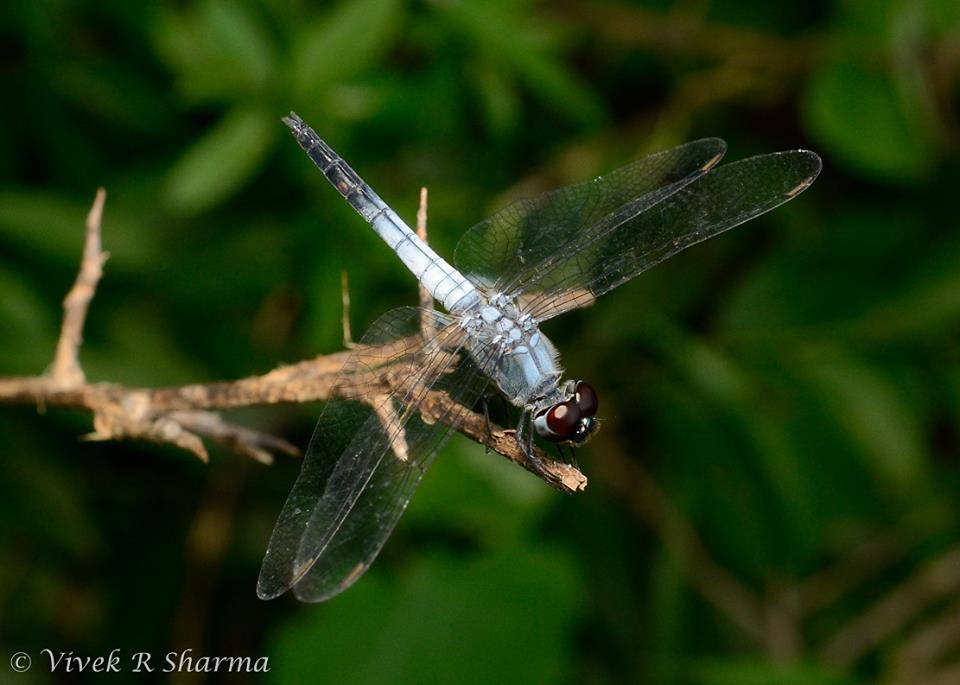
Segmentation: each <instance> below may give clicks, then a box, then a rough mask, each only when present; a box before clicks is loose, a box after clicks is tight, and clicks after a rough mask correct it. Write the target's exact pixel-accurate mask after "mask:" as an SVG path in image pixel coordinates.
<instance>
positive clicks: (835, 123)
mask: <svg viewBox="0 0 960 685" xmlns="http://www.w3.org/2000/svg"><path fill="white" fill-rule="evenodd" d="M803 106H804V114H805V118H806V121H807V125H808V126H809V127H810V129H811V131H812V133H813V135H814V136H815V137H816V138H817V139H818V140H819V141H820V144H821V145H823V146H824V148H825V150H824V152H825V153H826V156H827V159H828V163H829V158H830V157H831V156H834V157H836V158H837V159H838V160H840V161H841V162H843V163H845V164H847V165H848V166H850V167H851V168H852V169H853V170H854V171H857V172H860V173H863V174H865V175H869V176H875V177H878V178H882V179H890V180H901V181H902V180H915V179H918V178H921V177H922V176H924V175H925V174H926V173H928V172H929V170H930V168H931V166H932V165H933V162H934V161H935V157H934V149H933V143H932V140H931V136H930V135H929V134H928V133H927V132H926V131H925V129H924V126H923V120H922V118H920V117H919V116H918V112H917V110H918V108H919V105H918V104H917V103H914V102H912V101H907V102H904V98H903V97H901V95H900V93H898V89H897V87H896V85H895V83H894V80H893V78H892V77H891V76H890V74H888V73H887V72H885V71H880V70H878V69H868V68H867V67H865V66H863V65H862V64H860V63H859V62H856V61H852V60H836V61H834V60H830V61H826V62H825V63H824V64H823V65H822V66H821V67H820V68H819V69H818V70H817V72H816V73H815V74H814V75H813V76H812V77H811V80H810V84H809V86H808V88H807V92H806V94H805V96H804V103H803Z"/></svg>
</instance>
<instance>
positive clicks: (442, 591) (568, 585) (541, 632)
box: [269, 547, 580, 685]
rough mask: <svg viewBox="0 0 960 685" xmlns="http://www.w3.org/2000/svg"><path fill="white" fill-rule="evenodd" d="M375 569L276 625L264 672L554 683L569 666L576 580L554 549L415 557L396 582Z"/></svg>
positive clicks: (321, 677) (273, 677)
mask: <svg viewBox="0 0 960 685" xmlns="http://www.w3.org/2000/svg"><path fill="white" fill-rule="evenodd" d="M382 578H383V577H382V575H379V574H377V573H376V570H374V571H372V572H371V573H370V574H368V575H367V577H365V578H363V579H362V580H361V581H360V582H359V583H357V584H356V585H355V586H354V587H353V588H351V589H350V591H349V592H347V593H345V594H344V595H342V596H341V597H337V598H335V599H334V600H333V601H331V602H330V603H329V604H326V605H324V606H323V608H322V609H320V608H319V607H310V608H308V609H306V610H304V611H303V612H301V613H300V615H299V617H298V619H297V620H295V621H293V622H291V623H289V624H287V625H286V626H284V627H283V628H282V629H281V630H280V631H279V632H278V633H277V634H276V635H275V636H274V639H273V643H272V647H271V648H270V649H269V652H270V653H271V658H270V666H271V670H270V678H269V679H270V682H272V683H278V684H285V683H301V682H303V674H304V673H309V674H310V678H311V679H312V680H314V681H315V682H324V683H326V682H330V683H351V684H357V683H363V684H367V685H373V684H376V683H385V684H386V683H389V684H393V683H401V682H410V683H454V682H455V683H459V684H460V685H469V684H471V683H477V684H487V683H500V682H518V683H556V682H559V681H560V680H561V679H562V678H563V677H564V676H565V675H569V674H570V673H571V672H572V670H573V669H572V664H571V663H570V661H571V658H572V657H573V655H574V654H575V653H576V650H575V648H574V638H575V634H574V625H575V618H576V612H577V609H578V601H577V597H578V596H579V593H580V589H579V588H578V583H577V577H576V573H575V571H574V569H573V567H572V564H571V562H570V559H569V558H568V556H567V555H566V554H564V553H562V552H560V551H558V550H547V549H539V550H530V549H526V548H520V547H517V548H513V549H510V550H505V551H503V552H501V553H499V554H497V555H495V556H490V557H481V558H472V559H471V558H443V557H433V558H429V559H427V558H422V557H421V558H419V559H418V561H417V562H416V563H415V564H414V565H413V567H412V568H410V569H409V572H408V573H407V574H406V575H405V577H403V578H402V580H401V581H400V582H399V583H397V584H396V585H388V584H387V583H386V582H384V580H383V579H382Z"/></svg>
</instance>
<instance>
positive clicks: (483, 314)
mask: <svg viewBox="0 0 960 685" xmlns="http://www.w3.org/2000/svg"><path fill="white" fill-rule="evenodd" d="M460 325H461V326H462V327H463V329H464V330H465V331H466V333H467V341H468V342H467V348H468V349H469V350H470V353H471V355H472V356H473V358H474V360H475V361H476V362H477V363H478V364H479V365H480V367H481V368H482V369H483V370H484V371H485V372H486V373H487V374H488V375H489V376H490V377H491V378H492V379H493V380H494V381H495V382H496V383H497V385H498V386H499V387H500V389H501V390H502V391H503V392H504V394H506V396H507V397H508V398H509V399H510V401H511V402H513V403H514V404H516V405H517V406H520V407H525V406H529V405H531V404H533V403H534V402H535V401H536V400H538V399H540V398H542V397H544V396H547V395H550V396H553V395H555V394H556V393H557V384H558V383H559V381H560V376H561V373H562V372H561V370H560V368H559V366H558V365H557V351H556V349H555V348H554V346H553V343H551V342H550V341H549V340H548V339H547V337H546V336H545V335H543V334H542V333H541V332H540V329H539V328H538V326H537V320H536V319H534V318H533V317H532V316H530V315H529V314H524V313H521V311H520V309H519V308H518V307H517V304H516V302H515V301H513V300H512V299H510V298H509V297H507V296H506V295H503V294H501V293H492V294H490V295H489V296H488V297H486V298H485V299H484V300H481V301H480V302H479V303H478V304H477V305H476V306H475V307H474V308H472V309H470V310H469V311H468V312H467V313H465V314H464V315H463V317H462V318H461V322H460Z"/></svg>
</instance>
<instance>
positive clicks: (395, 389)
mask: <svg viewBox="0 0 960 685" xmlns="http://www.w3.org/2000/svg"><path fill="white" fill-rule="evenodd" d="M283 121H284V123H285V124H286V125H287V126H288V127H289V129H290V131H291V132H292V134H293V136H294V138H295V139H296V141H297V143H299V145H300V147H301V148H302V149H303V150H304V151H305V152H306V154H307V155H308V156H309V157H310V159H311V160H313V162H314V164H315V165H316V166H317V167H318V168H319V169H320V171H321V172H323V174H324V175H325V176H326V178H327V180H328V181H329V182H330V183H331V184H332V185H333V187H334V188H336V189H337V190H338V191H339V192H340V194H341V195H342V196H343V197H344V198H345V199H346V201H347V202H348V203H349V204H350V205H351V206H352V207H353V208H354V209H355V210H356V211H357V212H358V213H359V214H360V216H361V217H362V218H363V219H365V220H366V221H367V223H369V224H370V226H371V227H372V228H373V230H374V231H376V233H377V234H378V235H379V236H380V237H381V238H382V239H383V240H384V241H385V242H386V243H387V245H389V246H390V248H391V249H392V250H393V251H394V252H395V253H396V254H397V257H399V259H400V261H401V262H403V264H404V265H405V266H406V267H407V268H408V269H409V270H410V271H411V272H412V273H413V275H414V276H416V278H417V279H418V280H419V282H420V284H421V286H422V287H423V288H424V289H426V290H427V291H428V292H429V293H430V294H431V295H432V296H433V298H434V299H435V300H436V301H437V302H439V303H440V304H441V305H442V306H443V309H444V311H438V310H435V309H432V308H417V307H402V308H398V309H393V310H391V311H389V312H387V313H385V314H383V315H382V316H381V317H380V318H378V319H377V320H376V322H375V323H374V324H373V325H372V326H371V328H370V329H369V330H368V331H367V333H365V334H364V336H363V337H362V338H361V340H360V342H359V344H358V345H357V346H356V347H355V348H354V349H353V351H352V353H351V355H350V357H349V359H348V361H347V362H346V363H345V364H344V367H343V369H342V370H341V372H340V376H339V377H338V378H339V380H337V381H336V384H337V386H336V387H341V388H342V389H343V392H341V393H340V395H341V396H343V397H345V400H344V401H330V402H327V404H326V406H325V407H324V409H323V412H322V413H321V416H320V419H319V421H318V423H317V427H316V429H315V431H314V433H313V437H312V438H311V441H310V444H309V446H308V448H307V451H306V453H305V455H304V461H303V464H302V468H301V472H300V475H299V477H298V478H297V481H296V483H295V484H294V486H293V488H292V490H291V491H290V494H289V496H288V498H287V501H286V503H285V504H284V507H283V509H282V511H281V513H280V516H279V519H278V521H277V523H276V526H275V528H274V530H273V533H272V535H271V537H270V542H269V544H268V547H267V552H266V555H265V557H264V560H263V565H262V568H261V571H260V577H259V580H258V584H257V594H258V595H259V596H260V597H261V598H262V599H271V598H274V597H277V596H279V595H281V594H283V593H284V592H286V591H287V590H289V589H291V588H292V589H293V592H294V594H295V595H296V597H297V598H298V599H300V600H303V601H323V600H326V599H329V598H330V597H333V596H334V595H336V594H338V593H340V592H342V591H343V590H345V589H346V588H347V587H349V586H350V585H352V584H353V583H354V582H355V581H356V580H357V579H358V578H359V577H360V576H361V575H362V574H363V573H364V572H365V571H366V570H367V568H369V566H370V565H371V563H372V562H373V560H374V559H375V557H376V556H377V554H378V553H379V552H380V550H381V548H382V547H383V545H384V543H385V542H386V540H387V538H388V537H389V535H390V533H391V531H392V530H393V528H394V527H395V525H396V523H397V521H398V520H399V518H400V516H401V514H402V513H403V511H404V509H405V508H406V506H407V504H408V503H409V501H410V499H411V497H412V496H413V493H414V491H415V490H416V488H417V485H418V484H419V483H420V480H421V478H422V477H423V474H424V473H425V471H426V470H427V468H428V467H429V466H430V464H431V462H432V461H433V459H434V458H435V457H436V455H437V452H438V451H439V449H440V448H441V447H442V445H443V444H444V442H445V441H446V439H447V438H448V437H449V435H450V433H451V430H452V427H455V426H456V425H457V424H458V421H459V420H460V419H461V418H462V417H463V415H464V414H465V413H466V412H468V411H472V409H471V408H472V407H474V406H476V405H477V404H478V403H479V402H480V400H481V399H482V397H483V396H484V393H485V392H486V389H487V388H488V387H489V386H491V385H493V386H496V388H498V389H499V391H500V392H501V393H502V394H503V395H504V396H505V397H506V399H507V400H508V401H509V402H510V403H511V404H512V405H514V406H515V407H517V408H518V410H519V413H520V421H519V424H518V426H517V430H516V437H517V440H518V442H519V443H520V446H521V447H522V448H523V450H524V453H525V454H526V455H527V456H528V458H529V459H530V460H531V462H532V463H536V456H535V454H534V450H533V449H532V446H533V440H534V437H535V436H537V437H539V438H540V439H542V440H545V441H548V442H553V443H557V444H558V445H570V446H578V445H582V444H583V443H584V442H586V441H587V439H589V438H590V436H591V435H592V434H593V433H594V432H595V431H596V429H597V427H598V425H599V422H598V419H597V411H598V409H599V401H598V395H597V392H596V390H595V389H594V388H593V386H591V385H589V384H588V383H586V382H584V381H582V380H564V379H563V370H562V368H561V366H560V359H559V354H558V352H557V349H556V348H555V347H554V345H553V344H552V343H551V342H550V340H549V339H548V338H547V337H546V336H545V335H544V334H543V333H542V332H541V331H540V329H539V326H540V324H541V323H542V322H544V321H547V320H549V319H551V318H553V317H555V316H557V315H559V314H562V313H564V312H567V311H570V310H573V309H578V308H581V307H585V306H588V305H590V304H592V303H593V302H594V300H595V299H596V298H597V297H599V296H600V295H603V294H604V293H607V292H609V291H610V290H613V289H614V288H616V287H617V286H619V285H622V284H623V283H625V282H627V281H629V280H630V279H632V278H634V277H635V276H637V275H638V274H640V273H642V272H643V271H646V270H647V269H649V268H651V267H653V266H655V265H656V264H658V263H660V262H662V261H664V260H665V259H667V258H669V257H671V256H672V255H674V254H676V253H678V252H680V251H681V250H684V249H686V248H688V247H690V246H691V245H694V244H696V243H699V242H701V241H703V240H706V239H707V238H710V237H713V236H715V235H717V234H719V233H722V232H723V231H726V230H728V229H730V228H733V227H734V226H737V225H739V224H742V223H744V222H745V221H748V220H750V219H752V218H754V217H757V216H759V215H761V214H763V213H765V212H768V211H770V210H771V209H773V208H775V207H777V206H779V205H781V204H783V203H784V202H787V201H789V200H791V199H793V198H795V197H796V196H797V195H799V194H800V193H801V192H803V191H804V190H805V189H806V188H807V187H809V186H810V184H811V183H813V181H814V180H815V179H816V177H817V175H818V174H819V172H820V169H821V161H820V158H819V157H818V156H817V155H816V153H814V152H811V151H808V150H790V151H786V152H776V153H772V154H764V155H759V156H755V157H750V158H748V159H743V160H740V161H737V162H733V163H730V164H724V165H719V162H720V160H721V159H722V157H723V155H724V152H725V151H726V144H725V143H724V141H723V140H721V139H719V138H704V139H701V140H697V141H694V142H690V143H686V144H683V145H680V146H677V147H674V148H672V149H668V150H664V151H662V152H657V153H654V154H651V155H649V156H647V157H644V158H642V159H639V160H637V161H635V162H633V163H631V164H628V165H627V166H624V167H622V168H620V169H617V170H616V171H613V172H611V173H610V174H608V175H605V176H602V177H598V178H596V179H594V180H592V181H588V182H585V183H582V184H579V185H574V186H570V187H566V188H561V189H559V190H554V191H551V192H547V193H545V194H542V195H540V196H538V197H535V198H533V199H527V200H521V201H518V202H516V203H514V204H512V205H509V206H508V207H506V208H505V209H502V210H501V211H499V212H498V213H496V214H494V215H493V216H492V217H490V218H488V219H486V220H485V221H483V222H481V223H479V224H477V225H476V226H474V227H473V228H471V229H470V230H468V231H467V232H466V233H465V234H464V235H463V237H462V238H461V239H460V242H459V244H458V245H457V247H456V251H455V256H454V262H453V265H451V264H450V263H449V262H447V261H445V260H444V259H443V258H442V257H440V256H439V255H438V254H437V253H436V252H434V251H433V249H431V248H430V246H429V245H427V244H426V242H425V241H423V240H421V239H420V238H419V237H418V236H417V234H416V233H415V232H414V231H413V230H412V229H411V228H410V227H409V226H408V225H407V224H406V223H404V221H403V220H402V219H401V218H400V217H399V216H398V215H397V213H396V212H395V211H394V210H393V209H391V208H390V207H389V206H388V205H387V204H386V203H385V202H384V201H383V200H382V199H381V198H380V197H379V196H378V195H377V194H376V193H375V192H374V191H373V189H372V188H371V187H370V186H369V185H368V184H367V183H365V182H364V181H363V180H362V179H361V178H360V177H359V176H358V175H357V173H356V172H355V171H354V170H353V169H352V168H351V167H350V166H349V165H348V164H347V163H346V162H345V161H344V160H343V158H341V157H340V155H338V154H337V153H336V152H334V151H333V149H331V147H330V146H329V145H328V144H327V143H326V142H324V141H323V140H321V139H320V137H319V136H318V135H317V133H316V132H315V131H314V130H313V129H312V128H310V127H309V126H308V125H307V124H306V123H305V122H304V121H303V120H302V119H301V118H300V117H299V116H297V115H296V113H293V112H291V113H290V115H289V116H287V117H284V119H283ZM384 374H387V375H388V377H389V378H390V379H391V382H390V383H389V384H388V385H386V386H384V384H383V383H382V382H380V381H379V380H378V379H382V378H383V377H384ZM358 378H359V379H363V378H368V379H370V380H369V383H367V384H366V385H364V383H363V381H362V380H360V381H358ZM351 393H352V396H351ZM438 398H441V399H444V400H445V401H444V402H439V401H438Z"/></svg>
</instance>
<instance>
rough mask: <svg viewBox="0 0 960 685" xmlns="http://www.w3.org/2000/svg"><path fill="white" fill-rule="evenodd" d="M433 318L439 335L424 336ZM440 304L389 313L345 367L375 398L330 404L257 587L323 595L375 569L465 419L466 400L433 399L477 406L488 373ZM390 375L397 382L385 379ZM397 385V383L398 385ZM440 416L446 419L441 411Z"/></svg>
mask: <svg viewBox="0 0 960 685" xmlns="http://www.w3.org/2000/svg"><path fill="white" fill-rule="evenodd" d="M421 317H425V318H426V320H427V321H428V322H429V323H430V325H431V327H432V328H433V329H435V330H436V331H437V332H436V335H434V336H432V337H431V338H430V339H428V340H424V338H423V336H421V335H420V334H419V332H418V331H419V329H420V324H421ZM451 324H453V320H452V319H451V318H450V317H448V316H446V315H443V314H441V313H439V312H428V311H427V310H420V309H416V308H402V309H395V310H393V311H390V312H387V313H386V314H384V315H383V316H381V317H380V318H379V319H378V320H377V321H376V322H375V323H374V325H373V326H372V327H371V329H370V331H369V332H368V333H367V334H366V335H364V337H363V340H362V341H361V344H360V347H359V348H358V350H357V351H356V353H355V354H354V355H353V356H352V357H351V359H350V361H348V362H347V364H346V365H345V367H344V370H343V371H342V372H341V376H340V379H339V380H338V381H337V382H338V383H339V384H341V389H342V391H343V392H344V394H345V395H347V396H354V397H358V398H360V397H363V398H365V399H366V402H358V401H337V402H329V403H327V406H326V407H325V408H324V411H323V413H322V414H321V416H320V420H319V422H318V424H317V428H316V430H315V431H314V435H313V438H312V440H311V441H310V446H309V448H308V449H307V453H306V456H305V458H304V463H303V468H302V470H301V473H300V476H299V478H298V479H297V482H296V483H295V484H294V486H293V489H292V490H291V492H290V495H289V496H288V498H287V502H286V504H285V505H284V507H283V511H282V512H281V514H280V518H279V520H278V521H277V525H276V527H275V528H274V531H273V535H272V536H271V538H270V544H269V546H268V548H267V553H266V556H265V557H264V560H263V567H262V568H261V571H260V579H259V582H258V585H257V594H258V595H259V596H260V597H261V598H263V599H270V598H273V597H276V596H277V595H280V594H282V593H283V592H285V591H286V590H287V589H289V588H290V587H293V588H294V593H295V594H296V595H297V597H299V598H300V599H303V600H307V601H322V600H324V599H327V598H329V597H332V596H333V595H335V594H337V593H339V592H341V591H343V590H344V589H346V588H347V587H349V586H350V585H351V584H352V583H353V582H354V581H355V580H356V579H357V578H359V577H360V575H362V574H363V572H364V571H365V570H366V569H367V567H368V566H369V565H370V563H371V562H372V561H373V559H374V558H375V557H376V555H377V553H378V552H379V551H380V549H381V547H382V546H383V544H384V542H385V541H386V539H387V537H388V536H389V535H390V532H391V531H392V530H393V527H394V525H395V524H396V522H397V520H398V519H399V518H400V515H401V514H402V513H403V510H404V509H405V508H406V506H407V503H408V502H409V500H410V498H411V497H412V496H413V492H414V490H415V489H416V487H417V484H418V483H419V482H420V479H421V477H422V476H423V473H424V471H425V470H426V468H427V467H428V466H429V465H430V463H431V461H432V460H433V458H434V456H435V455H436V452H437V450H439V448H440V447H441V446H442V444H443V442H444V441H445V439H446V437H447V436H448V433H449V424H452V423H455V422H456V420H457V416H456V413H457V411H458V409H457V408H450V407H449V406H446V405H443V406H438V405H437V403H436V402H434V403H433V404H432V405H431V407H430V411H429V412H427V418H426V419H425V418H424V416H422V415H421V413H420V410H421V409H422V408H423V403H424V402H426V401H432V400H433V399H435V398H436V394H435V393H431V392H430V391H431V390H432V391H439V392H441V393H444V394H445V395H446V396H447V397H449V399H450V400H452V402H450V403H447V404H448V405H453V404H454V403H455V404H456V407H459V406H461V405H463V406H466V407H469V406H471V405H472V404H473V403H474V402H475V401H476V400H477V398H479V396H480V394H481V393H482V391H483V388H484V386H485V384H486V377H485V376H483V374H482V373H480V372H479V370H478V369H477V367H476V365H475V364H474V363H473V362H472V360H470V359H469V358H468V357H466V355H465V354H464V353H463V352H462V351H461V347H462V344H463V332H462V330H461V329H460V327H459V326H458V325H455V324H454V325H451ZM384 374H389V377H390V379H391V382H390V383H389V387H388V386H387V385H386V384H384V383H382V381H379V380H378V379H382V378H383V377H384ZM389 388H393V390H390V389H389ZM437 418H440V419H441V420H440V421H435V419H437Z"/></svg>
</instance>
